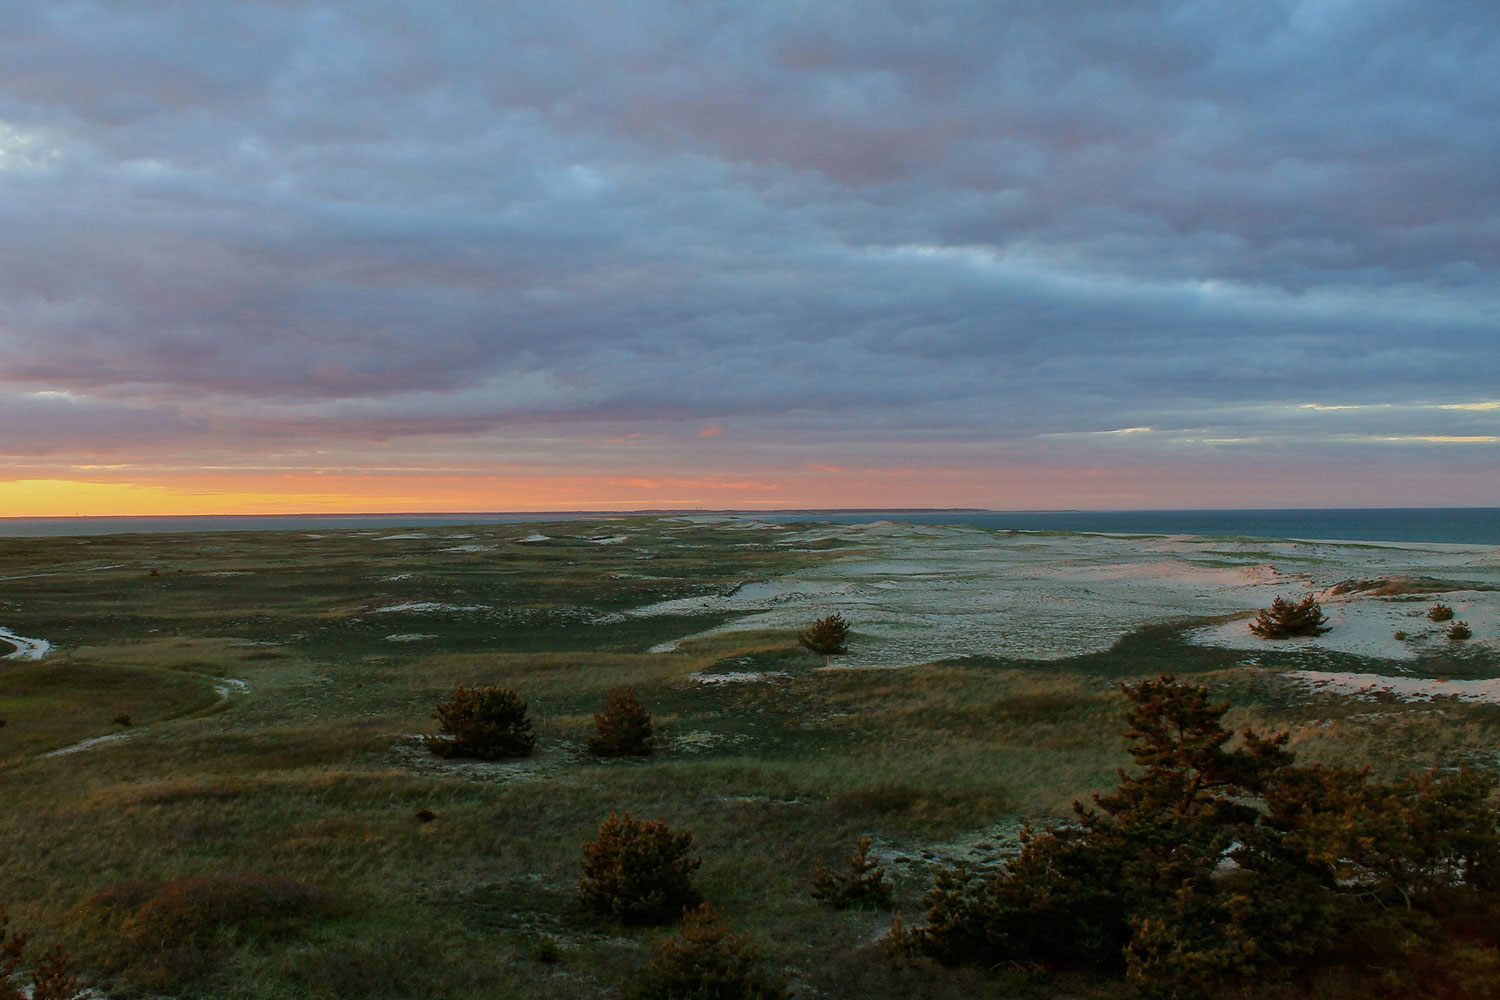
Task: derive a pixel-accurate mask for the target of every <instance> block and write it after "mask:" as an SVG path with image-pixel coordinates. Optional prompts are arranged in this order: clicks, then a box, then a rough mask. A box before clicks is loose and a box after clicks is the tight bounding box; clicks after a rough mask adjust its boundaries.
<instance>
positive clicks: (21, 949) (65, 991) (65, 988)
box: [0, 906, 78, 1000]
mask: <svg viewBox="0 0 1500 1000" xmlns="http://www.w3.org/2000/svg"><path fill="white" fill-rule="evenodd" d="M9 928H10V917H9V915H7V914H6V912H5V908H4V907H3V906H0V1000H28V998H29V1000H72V998H73V997H76V996H77V995H78V977H77V976H75V975H73V973H72V972H71V971H69V967H68V966H69V958H68V953H67V952H65V951H63V950H62V948H61V947H60V946H58V945H55V944H54V945H52V946H51V947H50V948H48V949H47V950H46V951H45V952H43V953H42V957H41V959H40V960H38V962H37V964H36V965H35V966H34V967H33V968H32V970H31V977H30V978H31V987H30V989H29V990H28V989H23V988H22V987H21V985H20V983H19V982H18V980H19V979H20V978H22V975H21V965H22V962H23V960H24V959H25V957H26V943H27V942H28V941H29V940H30V939H31V935H29V934H27V933H26V932H25V931H13V930H10V929H9Z"/></svg>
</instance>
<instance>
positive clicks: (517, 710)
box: [427, 685, 536, 760]
mask: <svg viewBox="0 0 1500 1000" xmlns="http://www.w3.org/2000/svg"><path fill="white" fill-rule="evenodd" d="M436 715H437V720H438V723H439V726H440V728H441V729H442V731H443V732H444V733H446V734H448V737H449V738H448V739H439V740H429V741H428V743H427V745H428V746H429V747H430V748H431V749H432V752H433V753H436V754H437V755H439V756H441V757H478V758H480V759H481V760H502V759H505V758H508V757H529V756H531V751H532V750H533V749H535V747H536V734H535V733H534V732H532V729H531V720H530V719H529V718H528V717H527V715H526V702H525V701H523V700H521V696H520V695H518V694H517V693H516V692H515V691H514V690H512V689H511V688H503V687H480V688H466V687H464V686H462V685H460V686H459V688H458V690H457V691H455V692H453V696H452V697H450V698H449V699H448V700H447V701H446V702H444V703H443V704H441V705H439V706H438V708H437V712H436Z"/></svg>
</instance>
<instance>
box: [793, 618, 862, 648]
mask: <svg viewBox="0 0 1500 1000" xmlns="http://www.w3.org/2000/svg"><path fill="white" fill-rule="evenodd" d="M848 638H849V623H848V622H846V621H844V616H843V615H841V614H839V613H838V612H834V613H833V614H831V615H825V616H824V617H822V618H819V619H818V620H817V621H815V622H813V623H812V625H811V626H809V627H808V629H807V630H806V631H805V632H800V633H798V635H797V642H798V643H800V644H801V645H802V646H804V647H805V648H807V649H809V650H811V651H812V652H814V653H817V654H818V655H819V656H835V655H837V654H839V653H847V652H849V649H848V647H847V646H845V645H844V643H845V642H846V641H847V640H848Z"/></svg>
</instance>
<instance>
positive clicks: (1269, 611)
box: [1250, 595, 1328, 639]
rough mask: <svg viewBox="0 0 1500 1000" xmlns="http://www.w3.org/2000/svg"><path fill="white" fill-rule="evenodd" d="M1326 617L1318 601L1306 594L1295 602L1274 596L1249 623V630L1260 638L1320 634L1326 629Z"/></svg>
mask: <svg viewBox="0 0 1500 1000" xmlns="http://www.w3.org/2000/svg"><path fill="white" fill-rule="evenodd" d="M1327 621H1328V619H1327V618H1325V617H1324V616H1323V609H1322V608H1320V607H1318V602H1317V601H1316V600H1314V599H1313V597H1312V595H1308V596H1307V597H1305V598H1303V599H1302V600H1301V601H1298V602H1296V603H1295V604H1294V603H1292V602H1291V601H1288V600H1285V599H1283V598H1280V597H1278V598H1276V599H1275V600H1273V601H1272V602H1271V606H1270V607H1269V608H1265V609H1263V610H1262V611H1261V612H1260V613H1259V614H1258V615H1256V616H1255V621H1253V622H1251V623H1250V631H1251V632H1253V633H1255V634H1256V635H1258V636H1260V637H1261V638H1262V639H1285V638H1289V637H1291V636H1297V635H1322V634H1323V633H1324V632H1327V631H1328V628H1327V625H1326V624H1325V623H1326V622H1327Z"/></svg>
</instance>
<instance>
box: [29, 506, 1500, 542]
mask: <svg viewBox="0 0 1500 1000" xmlns="http://www.w3.org/2000/svg"><path fill="white" fill-rule="evenodd" d="M703 513H710V512H704V511H622V512H604V511H562V512H558V511H549V512H540V513H506V512H499V513H458V514H247V515H199V516H192V517H10V518H0V537H12V538H15V537H46V536H67V535H109V534H121V533H127V532H128V533H157V532H181V531H335V530H339V529H347V530H357V529H366V530H368V529H376V530H381V529H393V528H429V527H454V526H458V525H465V524H503V523H525V522H538V521H562V520H596V519H601V518H608V517H621V516H631V515H639V514H654V515H671V514H703ZM712 513H730V514H738V515H741V516H744V517H750V518H756V519H759V520H765V521H782V522H800V521H835V522H839V523H844V524H862V523H869V522H871V521H881V520H885V521H910V522H914V523H919V524H971V525H975V526H977V527H983V528H996V529H1017V530H1024V531H1082V532H1105V533H1110V534H1140V535H1211V536H1227V537H1250V538H1291V539H1317V540H1340V541H1368V542H1418V543H1420V542H1451V543H1457V544H1467V545H1500V507H1426V508H1356V509H1340V510H1334V509H1322V508H1320V509H1310V510H1295V509H1293V510H1130V511H1124V510H1116V511H1063V510H1050V511H968V510H963V511H958V510H836V511H835V510H830V511H737V512H736V511H730V512H712Z"/></svg>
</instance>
